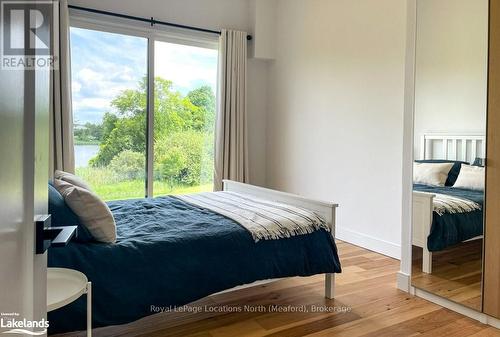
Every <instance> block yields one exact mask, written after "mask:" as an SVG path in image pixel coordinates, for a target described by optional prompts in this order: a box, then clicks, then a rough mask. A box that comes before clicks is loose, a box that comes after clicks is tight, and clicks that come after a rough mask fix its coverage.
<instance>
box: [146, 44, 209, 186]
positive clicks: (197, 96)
mask: <svg viewBox="0 0 500 337" xmlns="http://www.w3.org/2000/svg"><path fill="white" fill-rule="evenodd" d="M154 49H155V58H154V59H155V67H154V70H155V95H154V97H155V104H154V125H155V126H154V187H153V193H154V195H165V194H179V193H188V192H200V191H211V190H212V189H213V175H214V169H213V168H214V159H213V158H214V131H215V90H216V79H217V50H213V49H206V48H199V47H193V46H186V45H180V44H173V43H167V42H161V41H156V42H155V48H154Z"/></svg>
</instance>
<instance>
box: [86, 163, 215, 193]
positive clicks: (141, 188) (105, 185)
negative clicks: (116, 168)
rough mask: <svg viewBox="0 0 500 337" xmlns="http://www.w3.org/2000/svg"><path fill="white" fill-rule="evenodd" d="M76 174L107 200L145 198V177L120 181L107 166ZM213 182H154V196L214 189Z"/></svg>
mask: <svg viewBox="0 0 500 337" xmlns="http://www.w3.org/2000/svg"><path fill="white" fill-rule="evenodd" d="M76 175H78V176H80V177H81V178H82V179H83V180H85V181H86V182H87V183H88V184H89V185H90V187H91V188H92V190H93V191H94V192H95V193H96V194H97V195H98V196H100V197H101V198H102V199H103V200H105V201H110V200H124V199H136V198H144V196H145V183H144V179H135V180H129V181H120V180H119V179H117V178H116V175H115V174H114V173H113V172H112V171H111V170H109V169H107V168H91V167H85V168H77V169H76ZM212 189H213V184H204V185H201V186H175V187H174V188H173V189H171V188H170V186H169V185H168V184H167V183H166V182H163V181H155V182H154V184H153V193H154V196H155V197H156V196H162V195H176V194H187V193H196V192H209V191H212Z"/></svg>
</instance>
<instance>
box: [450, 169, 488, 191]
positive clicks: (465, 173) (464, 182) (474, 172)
mask: <svg viewBox="0 0 500 337" xmlns="http://www.w3.org/2000/svg"><path fill="white" fill-rule="evenodd" d="M484 173H485V169H484V167H480V166H469V165H462V169H461V170H460V174H459V175H458V179H457V181H456V182H455V185H453V187H454V188H464V189H468V190H476V191H484V180H485V174H484Z"/></svg>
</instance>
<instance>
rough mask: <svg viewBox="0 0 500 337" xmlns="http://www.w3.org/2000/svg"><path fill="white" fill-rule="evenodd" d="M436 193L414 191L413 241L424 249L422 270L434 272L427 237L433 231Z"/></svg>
mask: <svg viewBox="0 0 500 337" xmlns="http://www.w3.org/2000/svg"><path fill="white" fill-rule="evenodd" d="M434 196H435V195H434V194H431V193H423V192H413V216H412V221H413V224H412V228H413V229H412V231H413V236H412V243H413V245H415V246H417V247H421V248H422V249H423V255H422V271H423V272H424V273H428V274H430V273H432V253H431V252H429V250H428V249H427V237H428V236H429V234H430V232H431V226H432V215H433V212H434V205H433V201H434Z"/></svg>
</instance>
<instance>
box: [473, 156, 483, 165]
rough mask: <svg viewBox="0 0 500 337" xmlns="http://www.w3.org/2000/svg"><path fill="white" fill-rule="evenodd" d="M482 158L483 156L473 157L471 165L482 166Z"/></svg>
mask: <svg viewBox="0 0 500 337" xmlns="http://www.w3.org/2000/svg"><path fill="white" fill-rule="evenodd" d="M484 160H485V159H484V158H476V159H474V163H472V166H480V167H484Z"/></svg>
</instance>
